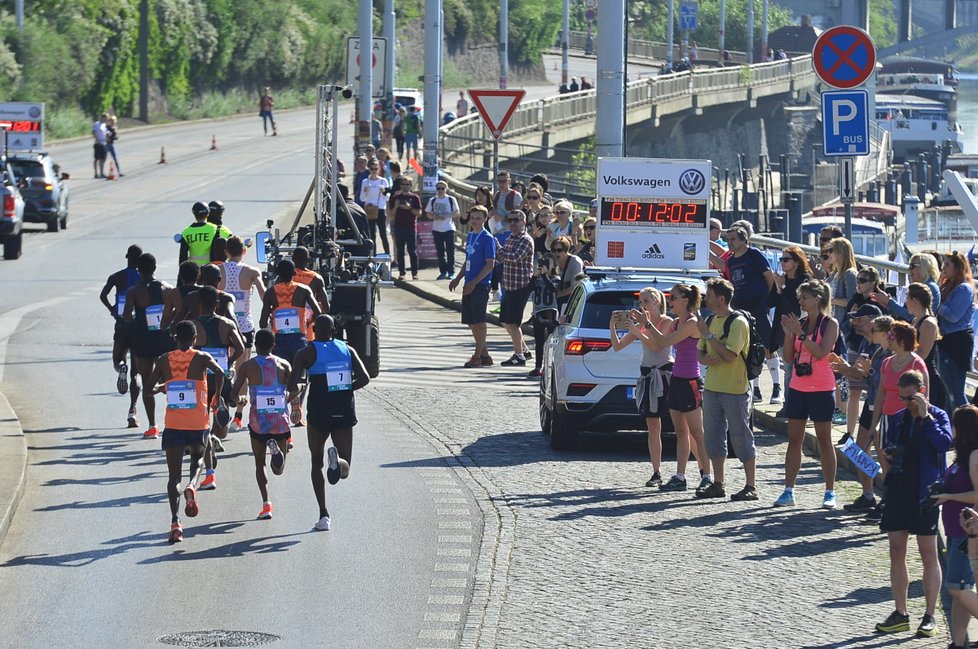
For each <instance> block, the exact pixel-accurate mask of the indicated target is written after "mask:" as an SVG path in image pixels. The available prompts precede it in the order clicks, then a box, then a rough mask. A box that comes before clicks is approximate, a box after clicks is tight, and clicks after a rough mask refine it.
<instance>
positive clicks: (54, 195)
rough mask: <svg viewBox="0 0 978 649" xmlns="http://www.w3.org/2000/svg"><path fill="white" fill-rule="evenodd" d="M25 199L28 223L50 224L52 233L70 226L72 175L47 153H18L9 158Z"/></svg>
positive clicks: (49, 227)
mask: <svg viewBox="0 0 978 649" xmlns="http://www.w3.org/2000/svg"><path fill="white" fill-rule="evenodd" d="M7 161H8V162H9V163H10V166H11V167H12V168H13V171H14V176H15V177H16V179H17V186H18V187H19V188H20V193H21V195H22V196H23V197H24V203H25V206H24V222H25V223H46V224H47V226H48V232H57V231H58V225H59V224H60V226H61V229H62V230H64V229H65V228H67V227H68V185H67V184H66V183H65V181H66V180H68V174H66V173H61V169H60V167H59V166H58V165H57V164H55V163H54V161H53V160H51V156H49V155H48V154H47V153H44V152H17V153H11V154H9V155H8V156H7Z"/></svg>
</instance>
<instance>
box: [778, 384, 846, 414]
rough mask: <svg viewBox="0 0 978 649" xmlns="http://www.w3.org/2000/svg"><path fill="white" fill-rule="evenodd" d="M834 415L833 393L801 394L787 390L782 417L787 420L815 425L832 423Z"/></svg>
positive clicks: (791, 389) (790, 389)
mask: <svg viewBox="0 0 978 649" xmlns="http://www.w3.org/2000/svg"><path fill="white" fill-rule="evenodd" d="M833 413H835V392H834V391H831V392H802V391H801V390H796V389H794V388H788V397H787V398H786V399H785V402H784V415H785V417H787V418H788V419H804V420H809V419H810V420H812V421H813V422H816V423H821V422H825V421H832V415H833Z"/></svg>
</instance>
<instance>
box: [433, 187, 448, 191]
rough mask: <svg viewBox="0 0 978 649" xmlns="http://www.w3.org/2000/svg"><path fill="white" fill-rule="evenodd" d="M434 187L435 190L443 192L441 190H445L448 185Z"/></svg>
mask: <svg viewBox="0 0 978 649" xmlns="http://www.w3.org/2000/svg"><path fill="white" fill-rule="evenodd" d="M435 189H437V190H438V191H440V192H443V191H445V190H446V189H448V187H435Z"/></svg>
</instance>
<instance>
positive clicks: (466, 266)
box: [465, 259, 472, 273]
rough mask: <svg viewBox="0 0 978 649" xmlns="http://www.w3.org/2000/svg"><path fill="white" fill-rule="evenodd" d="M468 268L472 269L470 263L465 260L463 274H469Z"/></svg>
mask: <svg viewBox="0 0 978 649" xmlns="http://www.w3.org/2000/svg"><path fill="white" fill-rule="evenodd" d="M470 268H472V264H471V263H470V262H469V260H468V259H466V260H465V272H466V273H467V272H469V269H470Z"/></svg>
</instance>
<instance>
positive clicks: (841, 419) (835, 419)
mask: <svg viewBox="0 0 978 649" xmlns="http://www.w3.org/2000/svg"><path fill="white" fill-rule="evenodd" d="M832 423H833V424H834V425H836V426H840V425H843V424H845V423H846V413H844V412H842V411H841V410H836V411H835V413H833V414H832Z"/></svg>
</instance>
